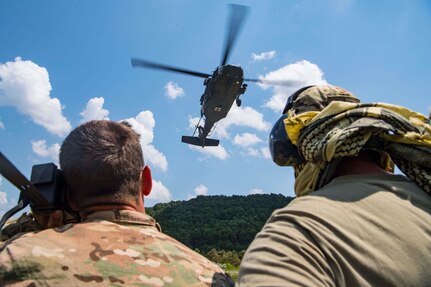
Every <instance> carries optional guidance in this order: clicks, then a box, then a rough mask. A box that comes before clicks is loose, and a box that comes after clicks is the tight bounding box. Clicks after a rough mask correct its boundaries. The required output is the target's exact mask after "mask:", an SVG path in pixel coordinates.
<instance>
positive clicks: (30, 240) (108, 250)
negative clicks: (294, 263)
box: [0, 210, 234, 286]
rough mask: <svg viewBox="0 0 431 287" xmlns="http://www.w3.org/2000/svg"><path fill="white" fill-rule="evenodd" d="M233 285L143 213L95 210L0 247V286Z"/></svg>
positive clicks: (221, 273)
mask: <svg viewBox="0 0 431 287" xmlns="http://www.w3.org/2000/svg"><path fill="white" fill-rule="evenodd" d="M5 285H10V286H233V285H234V282H233V280H232V279H231V278H230V277H229V276H228V275H226V274H225V273H224V272H223V270H222V269H221V268H220V267H219V266H217V265H216V264H214V263H212V262H210V261H209V260H207V259H206V258H204V257H203V256H201V255H199V254H198V253H196V252H194V251H192V250H191V249H190V248H188V247H186V246H185V245H183V244H181V243H180V242H178V241H176V240H175V239H173V238H171V237H169V236H168V235H166V234H163V233H162V232H161V231H160V227H159V226H158V224H157V223H156V221H155V220H154V219H153V218H152V217H150V216H149V215H146V214H143V213H139V212H134V211H127V210H111V211H98V212H94V213H92V214H90V215H89V216H88V218H87V219H86V220H85V221H84V222H81V223H77V224H67V225H64V226H62V227H58V228H54V229H46V230H43V231H39V232H29V233H21V234H18V235H16V236H14V237H13V238H12V239H10V240H9V241H7V242H6V243H5V244H4V245H3V246H2V247H1V249H0V286H5Z"/></svg>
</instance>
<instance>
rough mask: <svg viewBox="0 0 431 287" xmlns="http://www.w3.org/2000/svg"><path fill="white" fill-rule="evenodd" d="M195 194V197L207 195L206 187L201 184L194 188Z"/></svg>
mask: <svg viewBox="0 0 431 287" xmlns="http://www.w3.org/2000/svg"><path fill="white" fill-rule="evenodd" d="M195 194H196V195H207V194H208V187H206V186H205V185H203V184H200V185H198V186H196V188H195Z"/></svg>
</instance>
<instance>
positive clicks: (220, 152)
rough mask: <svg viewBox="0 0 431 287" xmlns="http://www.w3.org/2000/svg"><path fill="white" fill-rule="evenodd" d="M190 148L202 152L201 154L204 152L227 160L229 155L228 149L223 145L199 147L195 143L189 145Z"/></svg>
mask: <svg viewBox="0 0 431 287" xmlns="http://www.w3.org/2000/svg"><path fill="white" fill-rule="evenodd" d="M189 148H190V149H192V150H195V151H197V152H200V153H201V154H204V155H206V156H211V157H215V158H218V159H221V160H225V159H227V158H228V157H229V155H228V153H227V151H226V149H225V148H224V147H223V146H222V145H218V146H209V147H205V148H202V147H199V146H194V145H189Z"/></svg>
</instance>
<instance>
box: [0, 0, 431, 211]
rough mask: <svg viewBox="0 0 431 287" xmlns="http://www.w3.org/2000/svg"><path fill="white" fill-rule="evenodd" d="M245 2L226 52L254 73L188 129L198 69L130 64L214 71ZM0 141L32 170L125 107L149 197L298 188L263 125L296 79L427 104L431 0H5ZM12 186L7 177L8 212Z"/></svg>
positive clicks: (1, 186) (1, 201)
mask: <svg viewBox="0 0 431 287" xmlns="http://www.w3.org/2000/svg"><path fill="white" fill-rule="evenodd" d="M232 2H233V3H237V4H243V5H247V6H249V8H250V9H249V14H248V17H247V19H246V21H245V24H244V26H243V29H242V32H241V34H240V35H239V38H238V39H237V42H236V45H235V46H234V49H233V51H232V53H231V56H230V59H229V63H231V64H238V65H241V67H242V68H243V69H244V74H245V77H247V78H258V77H263V78H267V79H284V80H297V81H299V84H298V86H297V87H262V86H259V85H257V84H250V85H249V87H248V88H247V92H246V93H245V94H244V95H243V96H242V103H243V104H242V106H241V108H237V107H235V106H234V107H233V108H232V110H231V112H230V114H229V116H228V117H227V118H226V119H224V120H222V121H221V122H220V123H219V124H218V125H217V127H216V129H215V131H214V133H213V135H212V137H213V138H219V139H220V140H221V146H220V147H218V148H205V149H202V148H192V147H190V146H188V145H186V144H183V143H181V141H180V139H181V136H182V135H191V133H192V132H193V130H192V128H191V126H193V123H194V122H195V121H196V117H198V116H199V111H200V106H199V97H200V95H201V94H202V92H203V90H204V86H203V79H201V78H195V77H191V76H187V75H181V74H174V73H168V72H162V71H154V70H145V69H134V68H132V67H131V64H130V58H131V57H140V58H144V59H147V60H151V61H155V62H159V63H164V64H168V65H174V66H179V67H182V68H186V69H191V70H196V71H200V72H204V73H211V72H212V71H213V70H214V69H215V68H216V67H217V65H218V64H219V63H220V60H221V56H222V55H221V54H222V47H223V44H224V38H225V27H226V20H227V16H228V14H229V13H228V12H229V10H228V6H227V4H228V3H232ZM0 27H1V29H0V39H1V43H0V78H1V81H0V139H1V140H0V150H1V151H2V152H3V153H4V154H5V155H6V156H7V157H8V158H9V159H10V160H11V161H12V162H13V163H14V164H15V165H16V166H17V167H18V168H19V169H20V170H21V171H22V173H23V174H25V175H26V176H28V177H29V176H30V173H31V167H32V166H33V165H34V164H39V163H45V162H51V161H54V162H56V161H57V160H58V159H57V158H58V149H59V146H60V145H61V142H62V140H63V139H64V137H65V135H66V134H67V133H68V132H69V131H70V130H71V129H72V128H74V127H76V126H77V125H79V124H80V123H82V122H83V121H85V120H89V119H101V118H109V119H111V120H116V121H118V120H123V119H130V121H131V122H132V123H133V125H134V127H135V128H136V130H137V131H138V132H140V133H141V134H142V146H143V149H144V157H145V160H146V163H147V164H148V165H150V166H151V168H152V171H153V178H154V190H153V193H152V195H151V197H150V198H149V199H147V200H146V205H148V206H152V205H154V204H155V203H157V202H166V201H170V200H186V199H189V198H191V197H193V196H196V195H197V194H207V195H218V194H223V195H232V194H238V195H247V194H250V193H281V194H284V195H287V196H293V194H294V193H293V181H294V179H293V172H292V170H291V169H290V168H281V167H278V166H276V165H275V164H273V163H272V161H271V159H270V158H269V153H268V147H267V146H268V145H267V138H268V134H269V131H270V128H271V127H272V124H273V123H274V122H275V121H276V120H277V119H278V117H279V116H280V110H281V109H282V107H283V105H284V102H285V99H286V98H287V96H288V95H289V94H290V93H292V92H293V91H294V90H296V89H297V88H300V86H303V85H308V84H317V83H330V84H333V85H339V86H342V87H344V88H346V89H348V90H350V91H351V92H352V93H354V94H355V95H356V96H357V97H359V98H360V99H361V100H362V101H363V102H389V103H393V104H397V105H403V106H406V107H408V108H410V109H413V110H416V111H418V112H421V113H423V114H428V112H429V108H430V106H431V97H430V95H431V85H430V84H429V81H430V79H431V57H430V54H429V53H430V52H429V51H431V33H430V29H429V28H430V27H431V4H430V2H429V1H426V0H424V1H414V0H413V1H389V0H388V1H354V0H344V1H341V0H340V1H337V0H331V1H311V0H310V1H305V0H304V1H281V0H280V1H191V0H189V1H161V0H157V1H105V0H104V1H1V2H0ZM17 197H18V192H17V189H16V188H14V187H12V186H11V185H10V184H9V183H8V182H7V180H5V179H4V178H3V179H0V214H1V213H4V211H5V210H8V209H9V208H10V207H11V206H12V205H14V204H15V203H16V199H17Z"/></svg>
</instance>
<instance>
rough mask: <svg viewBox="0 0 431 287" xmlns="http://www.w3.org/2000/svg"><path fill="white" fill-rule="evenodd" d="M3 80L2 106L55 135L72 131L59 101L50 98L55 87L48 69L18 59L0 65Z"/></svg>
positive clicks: (1, 84) (0, 102) (0, 82)
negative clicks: (17, 112) (27, 117)
mask: <svg viewBox="0 0 431 287" xmlns="http://www.w3.org/2000/svg"><path fill="white" fill-rule="evenodd" d="M0 79H1V81H0V106H11V107H14V108H16V109H17V110H18V111H19V112H20V113H22V114H24V115H27V116H29V117H30V118H31V120H32V121H33V122H35V123H36V124H38V125H41V126H43V127H44V128H46V129H47V130H48V131H49V132H50V133H52V134H55V135H58V136H64V135H66V134H67V133H68V132H69V131H70V129H71V125H70V123H69V121H68V120H67V119H66V118H65V117H64V116H63V115H62V106H61V104H60V101H59V100H58V99H57V98H51V97H50V93H51V90H52V87H51V83H50V82H49V75H48V71H47V70H46V69H45V68H43V67H40V66H38V65H37V64H35V63H33V62H31V61H22V60H21V58H19V57H17V58H16V59H15V61H14V62H6V63H5V64H0Z"/></svg>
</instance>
